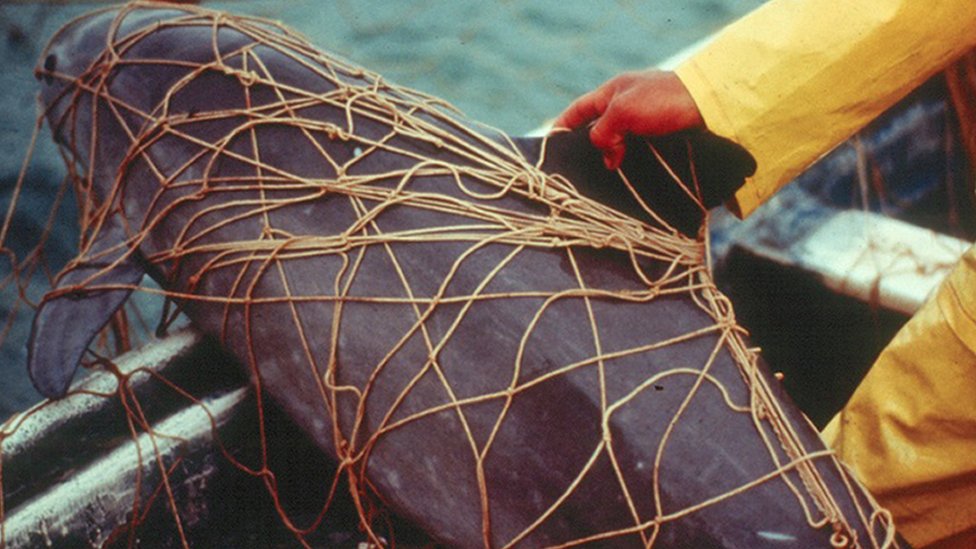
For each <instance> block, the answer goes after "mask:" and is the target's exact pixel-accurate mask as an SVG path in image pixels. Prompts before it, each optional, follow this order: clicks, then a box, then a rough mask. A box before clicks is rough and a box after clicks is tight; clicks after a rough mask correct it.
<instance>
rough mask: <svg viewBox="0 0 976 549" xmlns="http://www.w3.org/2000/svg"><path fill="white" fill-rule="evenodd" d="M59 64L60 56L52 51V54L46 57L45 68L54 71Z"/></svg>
mask: <svg viewBox="0 0 976 549" xmlns="http://www.w3.org/2000/svg"><path fill="white" fill-rule="evenodd" d="M57 66H58V56H57V55H54V54H53V53H52V54H51V55H48V56H47V57H46V58H45V59H44V70H46V71H52V72H53V71H54V69H55V68H57Z"/></svg>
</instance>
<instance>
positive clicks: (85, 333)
mask: <svg viewBox="0 0 976 549" xmlns="http://www.w3.org/2000/svg"><path fill="white" fill-rule="evenodd" d="M124 235H125V233H124V231H123V230H122V228H121V227H119V226H117V225H116V224H108V223H107V224H106V225H104V226H103V227H102V228H101V230H100V231H99V235H98V237H97V239H96V241H95V242H94V244H93V245H92V246H91V248H90V251H89V252H88V253H87V254H86V256H88V257H91V258H92V259H91V260H89V261H80V262H78V263H76V264H75V265H73V266H71V267H70V268H68V269H67V270H65V271H64V272H62V273H61V275H60V277H59V279H58V283H57V287H56V289H55V290H53V291H52V292H49V293H48V294H47V295H46V296H45V297H44V300H43V301H42V303H41V305H40V307H38V310H37V313H36V315H35V316H34V323H33V325H32V327H31V335H30V339H29V340H28V342H27V370H28V373H29V375H30V378H31V381H32V382H33V383H34V387H35V388H37V390H38V391H39V392H40V393H41V394H42V395H44V396H46V397H48V398H59V397H61V396H63V395H64V394H65V392H67V390H68V387H69V386H70V385H71V380H72V378H73V377H74V375H75V372H76V371H77V370H78V365H79V363H80V362H81V359H82V356H83V355H84V353H85V351H86V350H87V349H88V346H89V345H90V344H91V342H92V340H93V339H94V338H95V336H96V335H98V332H99V331H101V329H102V328H103V327H104V326H105V325H106V324H107V323H108V322H109V320H111V318H112V315H113V314H115V311H117V310H118V309H119V307H121V306H122V304H123V303H125V300H126V299H127V298H128V297H129V294H130V293H131V291H132V290H131V288H112V289H109V288H105V286H107V285H112V286H134V285H136V284H138V283H139V281H140V280H141V279H142V276H143V275H144V274H145V269H144V268H143V266H142V265H141V264H140V263H139V261H138V258H137V257H135V255H134V253H132V252H129V251H128V250H127V248H126V246H125V245H124V244H123V242H124ZM73 287H76V288H75V289H74V290H72V291H69V292H67V293H64V290H66V289H69V288H73Z"/></svg>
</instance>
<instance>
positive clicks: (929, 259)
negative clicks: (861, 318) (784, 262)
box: [793, 210, 971, 315]
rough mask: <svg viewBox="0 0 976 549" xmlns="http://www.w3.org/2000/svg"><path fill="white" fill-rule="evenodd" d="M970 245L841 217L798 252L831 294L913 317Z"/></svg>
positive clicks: (888, 223)
mask: <svg viewBox="0 0 976 549" xmlns="http://www.w3.org/2000/svg"><path fill="white" fill-rule="evenodd" d="M970 245H971V244H970V243H968V242H965V241H962V240H959V239H957V238H953V237H951V236H947V235H944V234H939V233H936V232H934V231H931V230H929V229H923V228H920V227H917V226H915V225H911V224H909V223H905V222H902V221H898V220H895V219H890V218H886V217H882V216H880V215H877V214H873V213H868V212H861V211H856V210H851V211H845V212H841V213H839V214H838V215H836V216H834V217H833V218H831V219H830V221H828V222H827V223H825V224H824V225H823V226H822V227H821V228H820V229H818V230H816V231H814V232H813V233H811V234H810V236H809V237H807V238H806V239H804V240H803V241H802V242H800V243H798V245H796V246H795V247H794V250H793V251H794V252H796V253H798V255H799V257H798V259H799V263H800V266H801V267H803V268H805V269H808V270H811V271H814V272H816V273H818V274H820V275H821V276H822V277H823V279H824V282H825V283H826V284H827V286H828V287H830V288H831V289H833V290H835V291H837V292H839V293H842V294H845V295H849V296H852V297H856V298H858V299H860V300H863V301H866V302H875V303H876V304H878V305H880V306H881V307H884V308H887V309H892V310H895V311H899V312H902V313H905V314H909V315H910V314H913V313H914V312H915V311H916V310H918V308H919V307H920V306H921V305H922V303H924V301H925V300H926V299H927V298H928V296H929V295H931V294H932V292H934V291H935V289H936V288H937V287H938V285H939V284H940V283H941V282H942V280H943V279H944V278H945V277H946V275H948V274H949V271H950V270H951V269H952V267H953V265H955V263H956V262H957V261H958V260H959V258H960V256H961V255H962V254H963V252H964V251H965V250H966V249H967V248H969V246H970Z"/></svg>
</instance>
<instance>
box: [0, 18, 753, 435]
mask: <svg viewBox="0 0 976 549" xmlns="http://www.w3.org/2000/svg"><path fill="white" fill-rule="evenodd" d="M762 2H763V0H605V1H604V0H535V1H523V2H516V1H514V0H494V1H484V0H453V1H447V0H404V1H398V2H391V1H386V0H335V1H316V0H281V1H237V2H206V1H205V2H203V5H204V6H206V7H210V8H215V9H223V10H229V11H235V12H240V13H247V14H252V15H258V16H262V17H269V18H273V19H278V20H281V21H283V22H284V23H286V24H287V25H290V26H292V27H293V28H295V29H297V30H298V31H300V32H302V33H304V34H305V35H306V36H308V37H309V38H310V39H311V41H312V42H313V43H315V44H316V45H318V46H319V47H321V48H323V49H325V50H328V51H332V52H335V53H338V54H340V55H343V56H345V57H347V58H349V59H351V60H353V61H355V62H357V63H359V64H361V65H363V66H365V67H367V68H369V69H371V70H373V71H376V72H378V73H380V74H382V75H384V76H385V77H386V78H387V79H388V80H390V81H392V82H396V83H398V84H401V85H406V86H410V87H413V88H416V89H419V90H422V91H424V92H427V93H430V94H433V95H436V96H439V97H442V98H444V99H445V100H447V101H449V102H450V103H452V104H454V105H455V106H457V107H458V108H460V109H461V110H462V111H464V112H465V113H467V114H468V115H469V116H471V117H472V118H474V119H476V120H480V121H482V122H485V123H487V124H490V125H494V126H497V127H499V128H501V129H503V130H505V131H507V132H509V133H511V134H514V135H521V134H525V133H527V132H529V131H531V130H533V129H535V128H538V127H539V126H540V125H542V124H543V123H544V121H545V120H547V119H549V118H552V117H553V116H555V115H556V114H558V113H559V112H560V110H561V109H562V108H563V107H565V106H566V105H567V104H568V103H569V102H570V101H571V100H572V99H573V98H575V97H576V96H578V95H580V94H582V93H584V92H586V91H588V90H589V89H592V88H593V87H595V86H597V85H598V84H600V83H601V82H603V81H604V80H606V79H607V78H609V77H611V76H613V75H614V74H617V73H618V72H621V71H624V70H629V69H638V68H643V67H647V66H650V65H654V64H657V63H659V62H660V61H662V60H664V59H666V58H668V57H670V56H672V55H673V54H675V53H677V52H679V51H681V50H682V49H684V48H686V47H688V46H690V45H692V44H694V43H695V42H697V41H699V40H700V39H702V38H703V37H705V36H707V35H709V34H711V33H713V32H715V31H716V30H717V29H719V28H721V27H722V26H723V25H724V24H726V23H728V22H729V21H731V20H734V19H735V18H737V17H739V16H741V15H742V14H744V13H747V12H748V11H750V10H752V9H754V8H755V7H757V6H758V5H760V4H762ZM104 5H105V3H103V2H57V1H37V2H30V1H28V2H10V1H9V0H0V212H4V213H2V215H3V216H4V218H6V217H7V215H8V214H7V213H5V212H7V209H8V205H9V203H10V201H11V196H12V193H13V188H14V184H15V182H16V181H17V178H18V173H19V171H20V169H21V165H22V163H23V160H24V157H25V155H26V154H27V151H28V149H29V143H30V138H31V134H32V131H33V128H34V124H35V118H36V114H35V112H36V111H35V101H34V93H35V87H34V83H35V80H34V77H33V74H32V71H33V67H34V65H35V63H36V60H37V58H38V56H39V55H40V52H41V50H42V49H43V47H44V45H45V43H46V41H47V39H48V38H49V37H50V36H51V35H52V34H53V33H54V32H55V30H57V28H58V27H60V26H61V25H62V24H64V23H65V22H67V21H68V20H69V19H71V18H72V17H75V16H77V15H79V14H81V13H84V12H86V11H89V10H92V9H96V8H99V7H103V6H104ZM49 141H50V137H49V133H48V131H47V128H43V129H42V131H41V133H40V138H39V140H38V146H37V148H36V151H35V154H34V156H33V158H32V160H31V162H30V164H29V170H28V172H27V177H26V180H25V183H26V184H25V186H24V190H23V192H22V194H21V196H20V198H19V199H18V201H17V208H16V210H15V212H14V214H15V215H14V217H13V219H12V220H11V225H10V230H9V233H8V234H7V237H6V241H5V242H4V243H3V244H4V246H5V247H6V248H8V249H10V250H11V251H12V252H13V253H14V254H15V255H16V257H17V259H22V258H23V256H24V254H25V253H27V252H28V251H29V250H30V248H31V246H32V245H33V244H34V243H35V242H36V240H37V238H38V235H39V234H40V232H41V231H42V230H43V228H44V227H45V226H46V225H47V220H48V216H49V214H50V209H51V204H52V203H53V201H54V198H55V196H56V193H57V189H58V188H59V186H60V184H61V182H62V180H63V178H64V168H63V166H62V161H61V158H60V156H59V155H58V153H57V152H56V150H55V149H54V148H53V146H52V145H51V144H50V143H49ZM67 203H68V206H66V207H64V208H62V209H61V210H60V211H59V212H58V214H57V220H56V221H55V223H54V225H53V233H52V240H51V243H50V245H49V246H47V248H46V249H45V254H46V257H47V259H48V260H49V261H50V263H51V264H52V265H53V266H55V267H59V266H60V265H63V264H64V262H66V261H67V260H68V259H70V258H71V257H72V256H73V254H74V250H75V247H76V240H77V236H76V235H77V231H76V220H75V219H74V213H73V210H72V209H71V208H70V200H68V201H67ZM12 260H13V258H12V257H11V255H10V254H6V255H4V256H2V257H0V277H2V276H6V275H7V274H8V273H9V272H10V266H11V261H12ZM44 289H45V288H44V287H43V284H40V283H39V284H35V285H33V286H32V287H29V288H26V289H25V291H26V292H27V294H28V295H30V296H31V297H32V298H33V299H37V298H39V297H40V295H41V294H43V291H44ZM17 294H18V292H17V291H16V288H13V287H10V286H8V287H6V288H5V289H4V290H2V291H0V300H2V301H0V321H5V320H7V319H9V318H13V319H14V322H13V323H11V324H10V326H9V327H3V326H2V325H0V328H3V329H5V330H8V332H7V334H6V337H5V338H3V344H2V346H0V421H2V419H3V418H5V417H7V416H8V415H9V414H10V413H12V412H14V411H17V410H21V409H23V408H25V407H26V406H29V405H30V404H32V403H33V402H35V401H37V400H38V399H39V396H38V395H37V394H36V393H35V392H34V391H33V389H32V388H31V386H30V382H29V380H28V378H27V374H26V370H25V361H26V356H25V354H26V353H25V351H24V344H25V342H26V339H27V333H28V331H29V327H30V320H31V316H32V315H31V313H30V311H29V310H24V309H23V306H21V309H22V310H21V311H20V313H19V314H17V315H13V316H12V315H11V312H12V310H13V309H14V308H15V306H16V304H17V302H18V299H17ZM78 321H79V322H84V319H78Z"/></svg>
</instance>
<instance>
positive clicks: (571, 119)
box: [553, 87, 611, 130]
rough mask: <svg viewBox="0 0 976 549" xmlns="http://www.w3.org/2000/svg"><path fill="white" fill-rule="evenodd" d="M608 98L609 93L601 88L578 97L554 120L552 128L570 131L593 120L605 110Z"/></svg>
mask: <svg viewBox="0 0 976 549" xmlns="http://www.w3.org/2000/svg"><path fill="white" fill-rule="evenodd" d="M610 97H611V94H610V92H609V91H608V90H606V89H605V88H603V87H601V88H597V89H595V90H593V91H591V92H589V93H586V94H584V95H582V96H580V97H579V98H578V99H576V101H573V102H572V104H570V105H569V107H567V108H566V110H565V111H563V112H562V114H560V115H559V117H558V118H556V121H555V122H553V126H554V127H556V128H566V129H569V130H572V129H574V128H578V127H580V126H582V125H583V124H586V123H587V122H590V121H591V120H595V119H596V118H598V117H599V116H600V115H602V114H603V111H604V110H606V108H607V103H609V99H610Z"/></svg>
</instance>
